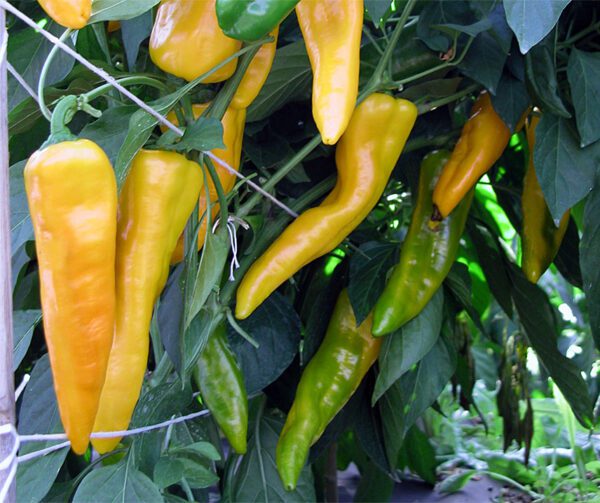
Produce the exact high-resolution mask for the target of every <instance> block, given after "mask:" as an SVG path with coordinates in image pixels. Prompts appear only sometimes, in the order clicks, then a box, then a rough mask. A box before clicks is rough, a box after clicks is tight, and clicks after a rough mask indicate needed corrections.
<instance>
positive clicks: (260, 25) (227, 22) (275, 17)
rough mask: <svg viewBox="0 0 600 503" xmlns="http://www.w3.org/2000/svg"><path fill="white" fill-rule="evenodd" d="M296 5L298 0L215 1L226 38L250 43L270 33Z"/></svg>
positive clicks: (220, 24)
mask: <svg viewBox="0 0 600 503" xmlns="http://www.w3.org/2000/svg"><path fill="white" fill-rule="evenodd" d="M297 3H298V0H217V5H216V9H217V18H218V20H219V26H220V27H221V29H222V30H223V32H224V33H225V34H226V35H227V36H229V37H232V38H235V39H238V40H243V41H247V42H250V41H254V40H258V39H260V38H262V37H264V36H265V35H266V34H267V33H269V32H270V31H272V30H273V28H275V27H276V26H278V25H279V23H281V22H282V21H283V20H284V19H285V18H286V17H287V16H288V14H289V13H290V12H292V10H294V7H295V5H296V4H297Z"/></svg>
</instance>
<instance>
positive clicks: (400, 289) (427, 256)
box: [373, 151, 474, 336]
mask: <svg viewBox="0 0 600 503" xmlns="http://www.w3.org/2000/svg"><path fill="white" fill-rule="evenodd" d="M449 157H450V156H449V153H448V152H447V151H437V152H433V153H431V154H429V155H427V156H426V157H425V158H424V159H423V162H422V164H421V172H420V178H419V191H418V194H417V200H416V206H415V209H414V211H413V214H412V217H411V221H410V227H409V228H408V233H407V234H406V238H405V239H404V242H403V243H402V250H401V252H400V261H399V262H398V264H397V265H396V267H395V268H394V269H393V271H392V274H391V275H390V278H389V280H388V282H387V284H386V286H385V289H384V290H383V293H382V294H381V296H380V297H379V299H378V300H377V303H376V304H375V308H374V309H373V335H376V336H378V335H384V334H389V333H390V332H393V331H394V330H397V329H398V328H400V327H401V326H402V325H404V324H405V323H406V322H407V321H409V320H411V319H412V318H414V317H415V316H416V315H417V314H419V313H420V312H421V311H422V310H423V308H424V307H425V306H426V304H427V302H429V300H430V299H431V297H433V294H434V293H435V292H436V291H437V289H438V288H439V287H440V285H441V284H442V282H443V281H444V279H445V278H446V276H447V275H448V273H449V272H450V268H451V267H452V264H453V263H454V259H455V258H456V254H457V252H458V247H459V244H460V237H461V235H462V233H463V230H464V228H465V223H466V221H467V215H468V213H469V208H470V207H471V201H472V199H473V194H474V189H471V190H470V191H469V192H468V193H467V195H466V196H465V197H464V198H463V199H462V200H461V202H460V203H459V204H458V207H457V208H456V209H455V210H454V211H453V212H452V213H451V214H450V216H449V217H448V218H446V219H444V220H442V221H441V222H439V223H438V224H437V225H436V226H435V228H432V226H431V225H430V216H431V212H432V210H433V201H432V198H431V194H432V191H433V188H434V187H435V184H436V182H437V180H438V178H439V176H440V173H441V172H442V170H443V169H444V166H445V165H446V163H447V162H448V159H449Z"/></svg>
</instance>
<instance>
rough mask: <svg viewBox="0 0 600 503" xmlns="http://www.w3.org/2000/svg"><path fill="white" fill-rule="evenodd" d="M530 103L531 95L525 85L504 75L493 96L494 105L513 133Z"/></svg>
mask: <svg viewBox="0 0 600 503" xmlns="http://www.w3.org/2000/svg"><path fill="white" fill-rule="evenodd" d="M529 103H530V99H529V94H528V93H527V88H526V87H525V84H524V83H523V82H521V81H520V80H519V79H516V78H515V77H513V76H511V75H509V74H507V73H504V74H503V75H502V78H501V79H500V82H499V83H498V88H497V89H496V94H495V95H492V104H493V105H494V110H496V112H497V113H498V115H499V116H500V117H501V118H502V120H503V121H504V122H505V124H506V125H507V126H508V128H509V129H510V130H511V131H514V130H515V127H516V125H517V124H518V123H519V120H520V119H521V117H522V116H523V113H524V112H525V110H526V109H527V107H528V106H529Z"/></svg>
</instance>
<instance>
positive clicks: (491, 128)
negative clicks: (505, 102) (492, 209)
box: [433, 92, 510, 220]
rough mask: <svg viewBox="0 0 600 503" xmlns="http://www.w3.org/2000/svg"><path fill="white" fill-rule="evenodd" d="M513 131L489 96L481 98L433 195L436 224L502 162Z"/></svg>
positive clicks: (482, 94)
mask: <svg viewBox="0 0 600 503" xmlns="http://www.w3.org/2000/svg"><path fill="white" fill-rule="evenodd" d="M509 139H510V130H509V129H508V127H507V126H506V124H505V123H504V121H503V120H502V119H501V118H500V116H499V115H498V114H497V113H496V111H495V110H494V107H493V105H492V100H491V99H490V95H489V93H487V92H483V93H481V94H480V95H479V97H478V98H477V100H476V101H475V103H474V104H473V108H472V109H471V116H470V117H469V120H468V121H467V123H466V124H465V126H464V127H463V130H462V132H461V135H460V138H459V140H458V143H457V144H456V147H454V151H453V152H452V156H451V157H450V160H449V161H448V164H446V166H445V167H444V170H443V171H442V175H441V176H440V179H439V181H438V183H437V185H436V186H435V190H434V191H433V203H434V204H435V211H434V216H433V219H434V220H441V219H442V218H446V217H447V216H448V215H449V214H450V212H451V211H452V210H453V209H454V208H456V206H457V205H458V203H459V202H460V201H461V200H462V199H463V197H465V195H466V194H467V193H468V192H469V191H470V190H471V188H472V187H474V186H475V184H476V183H477V181H478V180H479V179H480V178H481V177H482V176H483V175H484V174H485V173H486V172H487V171H488V170H489V169H490V168H491V167H492V166H493V164H494V163H495V162H496V161H497V160H498V159H499V158H500V156H501V155H502V152H504V149H505V148H506V145H508V140H509Z"/></svg>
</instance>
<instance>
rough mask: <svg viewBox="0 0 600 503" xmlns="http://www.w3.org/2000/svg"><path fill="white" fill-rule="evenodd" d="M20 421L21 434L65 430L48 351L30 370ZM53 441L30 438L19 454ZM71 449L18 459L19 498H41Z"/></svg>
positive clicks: (35, 499)
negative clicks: (39, 440) (31, 370)
mask: <svg viewBox="0 0 600 503" xmlns="http://www.w3.org/2000/svg"><path fill="white" fill-rule="evenodd" d="M18 424H19V433H20V434H21V435H35V434H44V433H62V432H63V428H62V425H61V422H60V416H59V415H58V406H57V404H56V395H55V394H54V387H53V381H52V373H51V371H50V361H49V359H48V355H47V354H46V355H44V356H42V357H41V358H40V359H39V360H38V361H37V363H36V364H35V367H34V368H33V372H31V379H30V381H29V384H27V387H26V388H25V392H24V394H23V398H22V404H21V408H20V410H19V422H18ZM52 445H56V442H28V443H25V444H23V445H22V446H21V449H20V450H19V454H20V455H24V454H29V453H31V452H35V451H37V450H41V449H45V448H46V447H50V446H52ZM68 453H69V449H68V448H65V449H61V450H59V451H55V452H51V453H50V454H46V455H45V456H40V457H38V458H35V459H32V460H31V461H27V462H24V463H19V466H18V469H17V494H18V495H19V501H40V500H41V499H42V498H43V497H44V496H45V495H46V493H47V492H48V491H49V490H50V487H51V486H52V484H53V482H54V481H55V480H56V477H57V475H58V472H59V470H60V468H61V466H62V464H63V462H64V460H65V458H66V457H67V454H68Z"/></svg>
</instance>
